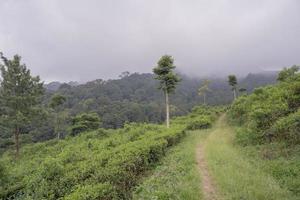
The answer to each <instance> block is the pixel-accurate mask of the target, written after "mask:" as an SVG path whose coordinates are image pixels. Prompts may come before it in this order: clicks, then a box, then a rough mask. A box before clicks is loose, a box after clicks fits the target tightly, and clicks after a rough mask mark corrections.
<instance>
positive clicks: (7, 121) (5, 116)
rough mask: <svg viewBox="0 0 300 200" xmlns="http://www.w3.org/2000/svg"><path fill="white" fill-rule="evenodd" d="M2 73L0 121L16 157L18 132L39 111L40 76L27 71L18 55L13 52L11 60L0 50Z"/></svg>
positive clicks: (41, 92) (42, 89) (17, 152)
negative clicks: (10, 137)
mask: <svg viewBox="0 0 300 200" xmlns="http://www.w3.org/2000/svg"><path fill="white" fill-rule="evenodd" d="M0 57H1V59H2V61H3V64H0V71H1V76H2V81H1V90H0V99H1V106H2V108H3V110H2V112H1V113H0V122H1V123H2V125H3V126H5V127H6V128H8V129H9V130H10V131H11V132H12V133H13V135H14V138H15V147H16V157H18V155H19V135H20V134H21V132H22V130H23V129H24V128H25V127H26V125H28V124H29V123H30V121H31V119H33V116H36V115H37V114H38V113H39V109H38V107H37V106H38V105H39V103H40V97H41V95H42V94H43V92H44V88H43V83H41V82H40V78H39V77H38V76H37V77H33V76H31V75H30V70H29V69H27V67H26V65H25V64H21V63H20V61H21V57H20V56H18V55H15V56H14V57H13V59H12V60H9V59H7V58H6V57H4V56H3V54H2V53H0Z"/></svg>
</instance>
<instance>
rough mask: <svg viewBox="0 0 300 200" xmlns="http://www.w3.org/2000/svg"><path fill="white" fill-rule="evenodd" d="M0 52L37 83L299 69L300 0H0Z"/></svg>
mask: <svg viewBox="0 0 300 200" xmlns="http://www.w3.org/2000/svg"><path fill="white" fill-rule="evenodd" d="M0 22H1V23H0V51H2V52H3V53H4V54H5V55H6V56H9V57H10V56H12V55H13V54H16V53H17V54H20V55H21V56H22V58H23V61H24V62H25V63H26V64H27V66H28V67H29V68H30V69H31V71H32V73H33V74H35V75H40V76H41V77H42V79H43V80H45V81H47V82H48V81H51V80H59V81H71V80H78V81H87V80H93V79H97V78H104V79H107V78H116V77H117V76H118V75H119V74H120V73H121V72H123V71H130V72H151V71H152V68H153V67H154V66H155V64H156V62H157V60H158V59H159V57H160V56H161V55H163V54H170V55H173V56H174V58H175V62H176V66H177V67H178V69H179V70H180V71H182V72H183V73H186V74H190V75H197V76H206V75H212V74H220V73H222V74H224V75H225V74H228V73H238V74H240V73H247V72H255V71H261V70H273V69H280V68H281V67H284V66H290V65H293V64H300V0H106V1H101V0H26V1H25V0H0Z"/></svg>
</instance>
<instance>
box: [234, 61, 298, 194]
mask: <svg viewBox="0 0 300 200" xmlns="http://www.w3.org/2000/svg"><path fill="white" fill-rule="evenodd" d="M298 69H299V68H298V67H296V66H293V67H292V68H286V69H284V70H283V71H282V72H280V73H279V76H278V80H279V81H280V82H279V83H278V84H276V85H275V86H268V87H264V88H258V89H256V90H255V91H254V93H253V94H251V95H249V96H242V97H240V98H238V99H237V100H236V101H235V102H234V104H233V105H232V107H231V109H230V110H229V117H230V121H231V122H233V123H235V124H236V125H239V127H238V128H237V129H236V132H237V134H236V137H235V140H234V141H235V142H237V144H239V145H241V146H243V148H241V149H242V150H243V151H244V155H245V156H246V157H248V158H249V159H253V160H254V161H253V162H256V163H259V166H258V167H259V168H260V169H262V170H263V171H264V173H267V174H269V175H270V176H272V177H273V178H274V179H276V180H277V182H278V183H279V184H280V187H282V188H287V189H288V190H289V191H290V192H291V193H293V194H294V195H296V196H299V195H300V156H299V155H300V134H299V133H300V131H299V130H300V110H299V107H300V74H299V73H296V72H297V70H298Z"/></svg>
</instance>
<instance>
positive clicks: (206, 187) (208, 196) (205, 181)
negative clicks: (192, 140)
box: [196, 145, 218, 200]
mask: <svg viewBox="0 0 300 200" xmlns="http://www.w3.org/2000/svg"><path fill="white" fill-rule="evenodd" d="M196 156H197V163H198V168H199V171H200V174H201V176H202V191H203V195H204V198H205V200H217V199H218V198H217V192H216V188H215V186H214V183H213V181H212V179H211V176H210V174H209V171H208V167H207V164H206V161H205V157H204V150H203V146H202V145H198V147H197V153H196Z"/></svg>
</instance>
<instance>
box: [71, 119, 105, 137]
mask: <svg viewBox="0 0 300 200" xmlns="http://www.w3.org/2000/svg"><path fill="white" fill-rule="evenodd" d="M100 123H101V122H100V117H99V116H98V114H97V113H83V114H79V115H76V116H75V117H74V118H73V119H72V126H71V135H72V136H75V135H77V134H79V133H81V132H84V131H91V130H96V129H98V128H99V127H100Z"/></svg>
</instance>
